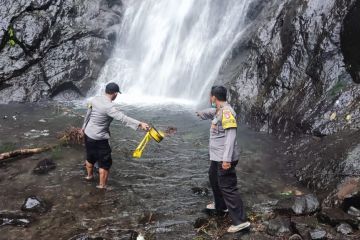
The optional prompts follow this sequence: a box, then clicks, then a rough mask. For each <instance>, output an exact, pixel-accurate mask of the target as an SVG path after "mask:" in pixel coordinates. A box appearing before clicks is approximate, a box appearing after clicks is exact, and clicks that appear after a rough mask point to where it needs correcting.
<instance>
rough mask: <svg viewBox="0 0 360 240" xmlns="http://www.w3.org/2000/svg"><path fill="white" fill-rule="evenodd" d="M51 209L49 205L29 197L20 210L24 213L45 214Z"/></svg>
mask: <svg viewBox="0 0 360 240" xmlns="http://www.w3.org/2000/svg"><path fill="white" fill-rule="evenodd" d="M50 209H51V205H50V204H49V203H47V202H46V201H44V200H42V199H41V198H38V197H36V196H30V197H28V198H26V199H25V201H24V204H23V205H22V206H21V210H22V211H24V212H33V213H40V214H42V213H46V212H48V211H49V210H50Z"/></svg>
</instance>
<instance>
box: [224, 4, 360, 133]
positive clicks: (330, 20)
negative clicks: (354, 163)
mask: <svg viewBox="0 0 360 240" xmlns="http://www.w3.org/2000/svg"><path fill="white" fill-rule="evenodd" d="M358 2H359V1H358ZM253 4H254V5H255V6H257V7H255V8H253V9H258V10H257V11H255V10H253V11H252V12H250V13H249V18H250V19H253V20H252V23H250V24H249V26H248V32H249V34H248V35H246V36H245V37H244V38H243V39H242V40H241V42H239V43H238V45H237V47H236V48H235V49H234V51H233V52H232V54H231V56H229V59H228V60H227V61H226V63H225V64H224V66H223V68H222V70H221V74H220V79H222V80H223V81H225V82H227V83H228V85H229V86H230V87H231V92H232V102H233V103H235V105H237V106H238V110H239V111H240V112H242V114H243V116H244V117H245V119H244V120H245V121H247V122H248V123H250V124H252V125H253V126H255V127H256V128H258V129H261V130H264V131H268V130H269V131H270V132H273V133H276V134H283V133H284V134H286V135H287V134H297V133H301V134H302V133H311V134H314V135H317V136H324V135H329V134H333V133H335V132H338V131H341V130H344V129H346V128H359V127H360V111H359V100H360V85H358V84H357V82H359V79H358V75H359V71H360V70H359V63H360V59H359V53H358V51H356V50H357V49H358V48H359V47H360V41H356V40H357V39H358V38H359V36H358V35H357V36H356V34H359V33H358V32H357V33H356V31H357V28H358V26H359V24H358V22H359V20H360V19H359V16H360V15H359V14H356V13H358V11H359V10H354V9H357V7H358V6H357V5H359V3H355V4H354V1H349V0H336V1H335V0H330V1H320V0H309V1H303V0H287V1H269V0H268V1H255V2H253ZM346 16H348V17H347V19H346V20H345V21H344V19H345V18H346ZM342 31H343V33H342ZM353 33H355V34H353ZM354 37H356V38H354ZM344 53H347V54H344ZM344 56H345V57H346V58H345V59H344ZM356 64H357V65H356Z"/></svg>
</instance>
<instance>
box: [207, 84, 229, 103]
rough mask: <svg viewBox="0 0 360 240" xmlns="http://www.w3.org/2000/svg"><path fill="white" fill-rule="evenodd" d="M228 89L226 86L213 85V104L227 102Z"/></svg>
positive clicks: (211, 94) (211, 99)
mask: <svg viewBox="0 0 360 240" xmlns="http://www.w3.org/2000/svg"><path fill="white" fill-rule="evenodd" d="M226 97H227V90H226V88H225V87H224V86H213V87H212V88H211V92H210V102H211V104H216V105H218V104H219V103H221V102H226Z"/></svg>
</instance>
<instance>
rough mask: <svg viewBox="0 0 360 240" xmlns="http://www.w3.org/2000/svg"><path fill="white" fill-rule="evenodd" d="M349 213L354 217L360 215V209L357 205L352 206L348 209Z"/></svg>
mask: <svg viewBox="0 0 360 240" xmlns="http://www.w3.org/2000/svg"><path fill="white" fill-rule="evenodd" d="M347 213H348V214H349V215H352V216H354V217H360V210H359V209H357V208H355V207H352V206H351V207H350V208H349V210H348V211H347Z"/></svg>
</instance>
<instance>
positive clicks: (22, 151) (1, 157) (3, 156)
mask: <svg viewBox="0 0 360 240" xmlns="http://www.w3.org/2000/svg"><path fill="white" fill-rule="evenodd" d="M54 147H55V146H46V147H40V148H25V149H17V150H14V151H10V152H4V153H1V154H0V161H1V160H5V159H9V158H13V157H17V156H21V155H29V154H35V153H42V152H45V151H48V150H50V149H52V148H54Z"/></svg>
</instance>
